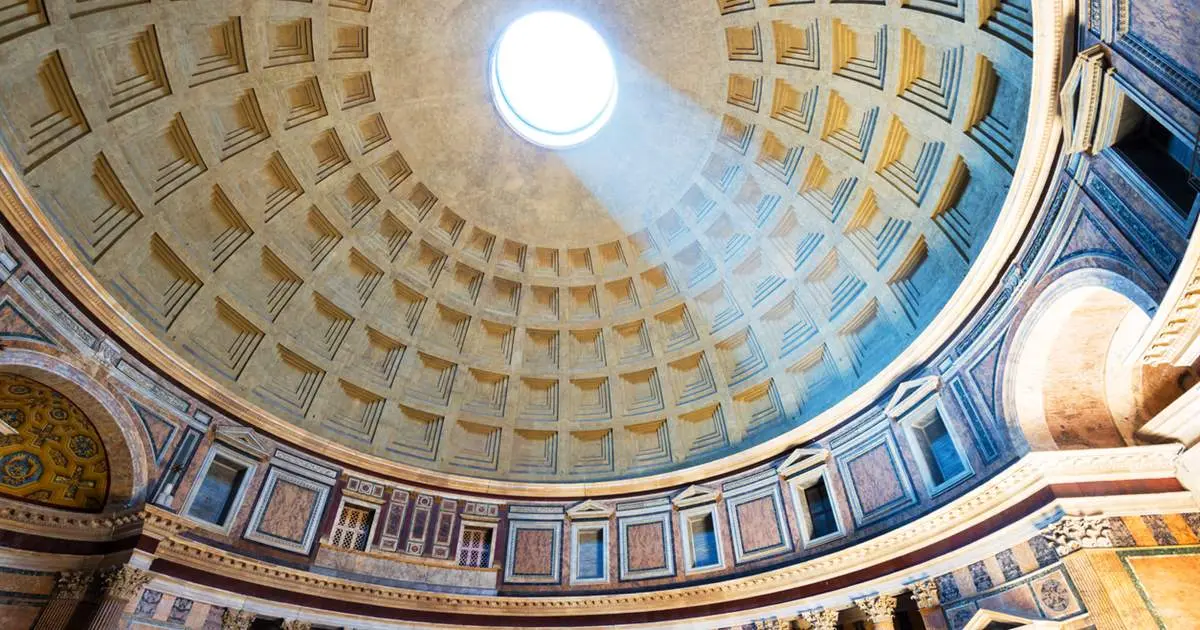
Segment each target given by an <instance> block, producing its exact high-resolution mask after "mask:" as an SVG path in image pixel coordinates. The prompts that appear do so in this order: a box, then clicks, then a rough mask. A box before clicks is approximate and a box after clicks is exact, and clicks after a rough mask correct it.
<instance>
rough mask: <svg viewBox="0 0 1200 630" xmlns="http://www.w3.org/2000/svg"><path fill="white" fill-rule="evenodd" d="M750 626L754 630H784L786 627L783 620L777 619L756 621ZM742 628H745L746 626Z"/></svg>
mask: <svg viewBox="0 0 1200 630" xmlns="http://www.w3.org/2000/svg"><path fill="white" fill-rule="evenodd" d="M749 626H750V628H752V629H753V630H783V629H784V627H785V626H784V625H783V620H781V619H776V618H771V619H755V620H754V621H751V622H750V623H749ZM742 627H743V628H744V627H745V626H742Z"/></svg>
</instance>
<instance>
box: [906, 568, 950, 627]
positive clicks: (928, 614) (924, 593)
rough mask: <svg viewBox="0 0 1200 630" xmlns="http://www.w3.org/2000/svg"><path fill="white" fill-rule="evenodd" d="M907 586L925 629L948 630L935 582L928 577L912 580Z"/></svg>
mask: <svg viewBox="0 0 1200 630" xmlns="http://www.w3.org/2000/svg"><path fill="white" fill-rule="evenodd" d="M908 588H909V590H911V591H912V596H913V600H915V601H916V602H917V608H918V609H920V611H921V621H922V622H924V623H925V628H926V630H948V629H949V624H948V623H946V613H945V612H943V611H942V599H941V596H940V595H939V594H938V586H937V582H935V581H933V578H929V579H925V580H921V581H920V582H914V583H912V584H910V585H909V586H908Z"/></svg>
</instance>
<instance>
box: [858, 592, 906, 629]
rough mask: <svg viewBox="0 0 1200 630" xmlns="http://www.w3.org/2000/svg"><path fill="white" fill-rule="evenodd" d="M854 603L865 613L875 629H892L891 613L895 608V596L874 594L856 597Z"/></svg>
mask: <svg viewBox="0 0 1200 630" xmlns="http://www.w3.org/2000/svg"><path fill="white" fill-rule="evenodd" d="M854 604H855V605H856V606H858V607H859V608H860V609H862V611H863V612H864V613H867V618H868V619H870V620H871V627H872V628H874V629H875V630H894V628H895V626H894V625H893V624H892V613H893V612H895V610H896V597H895V596H893V595H876V596H875V597H867V598H864V599H856V600H854Z"/></svg>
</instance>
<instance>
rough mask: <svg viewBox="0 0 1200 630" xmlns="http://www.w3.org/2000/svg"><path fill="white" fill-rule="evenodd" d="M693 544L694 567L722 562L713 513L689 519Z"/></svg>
mask: <svg viewBox="0 0 1200 630" xmlns="http://www.w3.org/2000/svg"><path fill="white" fill-rule="evenodd" d="M688 530H689V533H690V534H691V535H690V539H691V545H692V568H693V569H703V568H706V567H712V566H716V565H717V564H719V563H720V561H721V560H720V557H719V556H718V554H717V527H716V523H715V522H714V521H713V515H712V513H708V514H701V515H699V516H693V517H691V519H689V520H688Z"/></svg>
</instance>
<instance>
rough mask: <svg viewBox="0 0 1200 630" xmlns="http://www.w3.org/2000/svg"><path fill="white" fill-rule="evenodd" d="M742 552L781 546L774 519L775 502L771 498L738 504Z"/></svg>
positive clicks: (779, 534) (777, 523)
mask: <svg viewBox="0 0 1200 630" xmlns="http://www.w3.org/2000/svg"><path fill="white" fill-rule="evenodd" d="M734 509H735V510H736V511H737V520H738V529H739V531H740V533H741V536H742V550H743V551H745V552H746V553H752V552H755V551H759V550H761V549H770V548H771V547H777V546H779V545H782V544H783V534H782V533H781V532H780V531H779V520H778V519H777V518H776V517H775V500H774V498H773V497H771V496H765V497H760V498H758V499H754V500H752V501H746V502H745V503H740V504H738V506H737V507H736V508H734Z"/></svg>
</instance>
